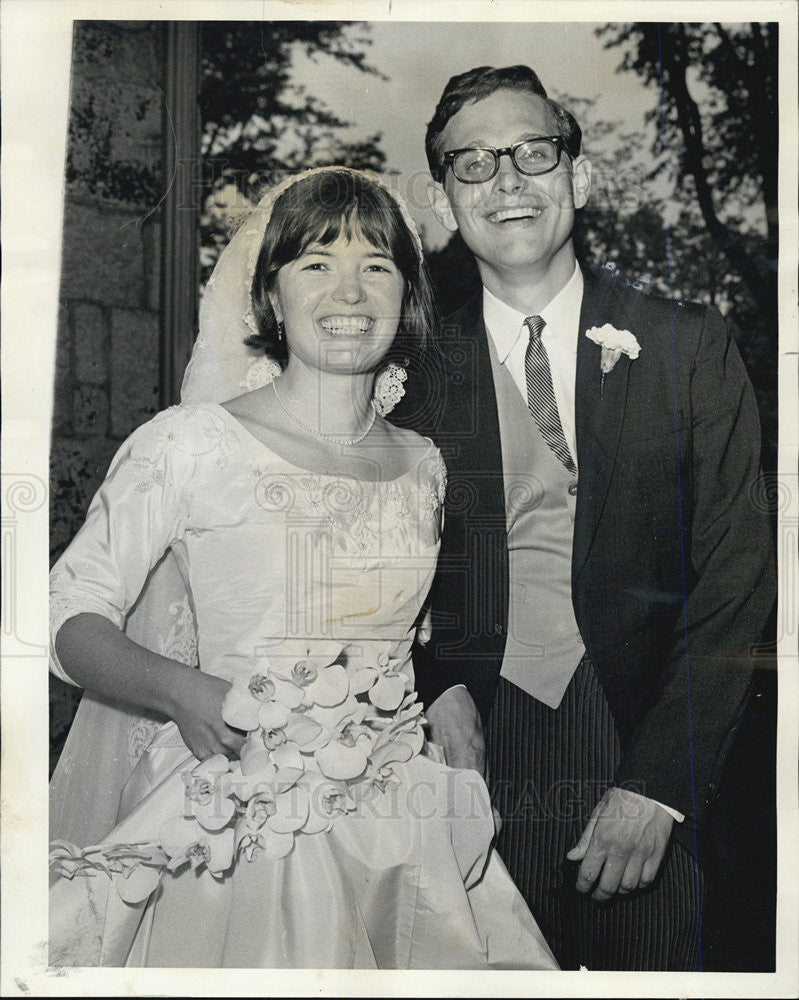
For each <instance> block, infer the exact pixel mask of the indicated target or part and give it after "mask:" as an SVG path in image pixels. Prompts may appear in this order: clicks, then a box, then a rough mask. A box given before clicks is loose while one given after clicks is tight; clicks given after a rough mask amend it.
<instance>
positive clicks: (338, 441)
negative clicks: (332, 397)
mask: <svg viewBox="0 0 799 1000" xmlns="http://www.w3.org/2000/svg"><path fill="white" fill-rule="evenodd" d="M272 388H273V389H274V390H275V399H276V400H277V401H278V403H280V408H281V409H282V410H283V412H284V413H285V414H286V416H287V417H291V419H292V420H293V421H294V423H295V424H299V426H300V427H302V429H303V430H304V431H307V432H308V433H309V434H313V435H314V437H318V438H322V439H323V440H324V441H330V442H331V443H332V444H343V445H353V444H360V443H361V441H363V439H364V438H365V437H366V435H367V434H368V433H369V431H370V430H371V429H372V428H373V427H374V425H375V420H376V419H377V410H376V409H375V406H374V403H370V405H371V407H372V416H371V417H370V418H369V422H368V424H367V425H366V430H365V431H364V432H363V433H362V434H359V435H358V436H357V437H354V438H341V437H336V436H335V435H333V434H323V433H322V432H321V431H317V430H315V429H314V428H313V427H311V426H310V425H309V424H306V423H305V421H304V420H300V418H299V417H298V416H297V414H296V413H294V412H293V411H292V410H290V409H289V408H288V406H286V404H285V403H284V402H283V400H282V399H281V398H280V393H279V392H278V391H277V379H275V380H274V381H273V382H272Z"/></svg>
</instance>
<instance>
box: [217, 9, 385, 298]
mask: <svg viewBox="0 0 799 1000" xmlns="http://www.w3.org/2000/svg"><path fill="white" fill-rule="evenodd" d="M202 31H203V36H202V53H203V55H202V83H201V88H200V97H199V100H200V113H201V116H202V153H203V171H202V196H203V204H204V206H205V212H204V214H203V216H202V219H201V243H202V258H201V262H202V270H203V281H205V280H207V277H208V275H209V274H210V271H211V270H212V268H213V265H214V263H215V262H216V259H217V257H218V255H219V253H220V252H221V250H222V248H223V247H224V246H225V245H226V243H227V241H228V239H229V237H230V233H231V231H232V230H234V229H235V226H236V224H237V223H238V221H239V220H240V219H241V218H242V216H243V215H245V214H246V213H247V211H249V209H250V207H251V206H252V205H253V204H254V203H257V201H258V199H259V197H260V195H261V193H262V192H263V190H264V189H265V188H267V187H269V186H271V185H272V184H274V183H275V182H276V181H277V180H278V179H279V177H280V176H281V175H282V174H283V173H285V172H287V171H293V170H302V169H306V168H308V167H314V166H326V165H330V164H341V165H343V166H350V167H355V168H358V169H368V170H373V171H375V172H379V171H381V170H382V169H383V167H384V163H385V156H384V154H383V152H382V150H381V149H380V148H379V143H380V135H379V134H376V135H372V136H368V137H366V138H365V139H362V140H359V141H355V142H351V141H347V139H346V130H347V128H348V127H349V125H350V124H351V123H350V122H348V121H345V120H343V119H341V118H339V117H338V116H337V115H335V114H334V113H333V112H332V111H331V110H330V109H329V108H328V107H327V106H326V104H325V103H324V101H323V100H321V99H320V98H319V97H317V96H316V95H314V94H309V93H308V92H307V89H306V88H305V87H304V86H302V85H299V84H297V83H295V82H294V81H293V79H292V73H291V69H292V57H293V55H294V53H295V52H303V53H305V54H306V55H309V56H310V57H311V58H313V59H318V58H319V57H322V58H330V59H334V60H336V61H337V62H339V63H342V64H343V65H346V66H351V67H353V68H355V69H357V70H359V71H360V72H362V73H367V74H373V75H376V76H379V75H380V74H379V72H378V70H377V69H375V68H374V67H373V66H370V65H369V63H368V62H367V61H366V52H365V49H366V47H367V46H368V45H369V44H370V40H369V37H368V25H364V24H360V23H357V22H355V23H351V22H342V21H268V22H246V21H237V22H228V21H207V22H205V23H204V24H203V29H202Z"/></svg>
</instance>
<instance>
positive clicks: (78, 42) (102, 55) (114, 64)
mask: <svg viewBox="0 0 799 1000" xmlns="http://www.w3.org/2000/svg"><path fill="white" fill-rule="evenodd" d="M162 31H163V27H162V26H161V25H160V24H157V23H155V22H153V21H88V20H86V21H76V22H75V33H74V42H73V47H72V75H73V79H75V78H79V77H90V78H92V79H93V80H94V81H95V82H97V80H98V78H107V79H111V80H125V81H128V82H138V83H140V84H141V85H143V86H144V85H148V84H149V85H150V86H153V81H154V80H159V81H160V80H161V77H162V74H163V67H162V63H161V34H162Z"/></svg>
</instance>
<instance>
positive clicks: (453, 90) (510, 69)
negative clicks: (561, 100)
mask: <svg viewBox="0 0 799 1000" xmlns="http://www.w3.org/2000/svg"><path fill="white" fill-rule="evenodd" d="M498 90H518V91H521V92H522V93H528V94H535V95H536V96H537V97H540V98H541V99H542V100H543V101H544V104H545V105H546V107H547V110H548V112H549V115H550V118H551V121H552V127H553V128H554V130H555V134H557V135H560V136H561V138H562V139H563V142H564V144H565V146H566V150H567V151H568V153H569V155H570V156H571V157H572V159H574V158H575V157H576V156H579V155H580V143H581V142H582V130H581V129H580V126H579V125H578V124H577V121H576V119H575V117H574V115H572V113H571V112H570V111H567V110H566V108H564V107H562V106H561V105H560V104H558V103H557V101H553V100H552V99H551V98H550V97H548V96H547V92H546V90H545V89H544V85H543V83H541V80H540V79H539V78H538V74H537V73H536V72H535V70H532V69H530V67H529V66H521V65H519V66H504V67H502V69H495V68H494V67H493V66H478V67H477V68H476V69H470V70H467V72H466V73H460V74H458V76H453V77H450V80H449V83H448V84H447V85H446V87H445V88H444V93H443V94H442V95H441V100H440V101H439V102H438V104H437V105H436V110H435V112H434V114H433V117H432V118H431V119H430V121H429V123H428V125H427V134H426V135H425V140H424V145H425V152H426V153H427V164H428V166H429V167H430V173H431V174H432V175H433V180H436V181H439V182H440V183H443V181H444V169H443V163H442V160H441V155H442V153H443V152H444V150H442V148H441V134H442V132H443V131H444V129H445V128H446V125H447V122H448V121H449V120H450V118H453V117H454V116H455V115H456V114H457V113H458V112H459V111H460V110H461V108H462V107H463V106H464V104H474V103H475V102H476V101H482V100H483V99H484V98H486V97H490V96H491V95H492V94H494V93H496V91H498Z"/></svg>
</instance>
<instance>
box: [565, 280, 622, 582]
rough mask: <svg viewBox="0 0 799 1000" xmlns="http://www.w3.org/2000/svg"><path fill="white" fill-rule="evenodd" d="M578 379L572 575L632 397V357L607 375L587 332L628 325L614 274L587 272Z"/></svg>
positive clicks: (584, 553)
mask: <svg viewBox="0 0 799 1000" xmlns="http://www.w3.org/2000/svg"><path fill="white" fill-rule="evenodd" d="M584 279H585V288H584V292H583V303H582V308H581V310H580V332H579V339H578V342H577V375H576V383H575V424H576V437H577V466H578V473H579V489H578V494H577V510H576V515H575V526H574V547H573V552H572V576H573V577H576V575H577V574H578V573H579V572H580V570H581V569H582V568H583V566H584V565H585V561H586V559H587V558H588V553H589V551H590V548H591V543H592V542H593V539H594V535H595V533H596V529H597V525H598V523H599V518H600V516H601V514H602V510H603V508H604V505H605V500H606V498H607V493H608V488H609V486H610V481H611V478H612V475H613V467H614V464H615V461H616V453H617V450H618V445H619V435H620V433H621V427H622V422H623V419H624V409H625V403H626V400H627V385H628V380H629V374H630V359H629V358H628V357H627V356H626V355H625V354H622V356H621V357H620V358H619V360H618V362H617V363H616V365H615V367H614V368H613V371H612V372H609V373H608V374H607V375H606V376H605V379H604V385H603V381H602V373H601V370H600V359H601V354H602V351H601V348H600V346H599V344H595V343H594V342H593V341H592V340H589V338H588V337H587V336H586V335H585V332H586V330H588V329H589V328H590V327H592V326H602V325H603V324H604V323H611V324H612V325H614V326H617V327H619V328H623V327H624V326H625V324H626V322H627V310H626V309H625V307H624V304H623V302H622V301H621V298H620V290H619V288H618V285H617V281H616V279H615V278H614V277H613V275H612V274H611V273H610V272H609V271H607V270H605V269H603V270H602V271H601V272H600V273H599V275H598V276H595V275H591V274H588V273H584Z"/></svg>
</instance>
